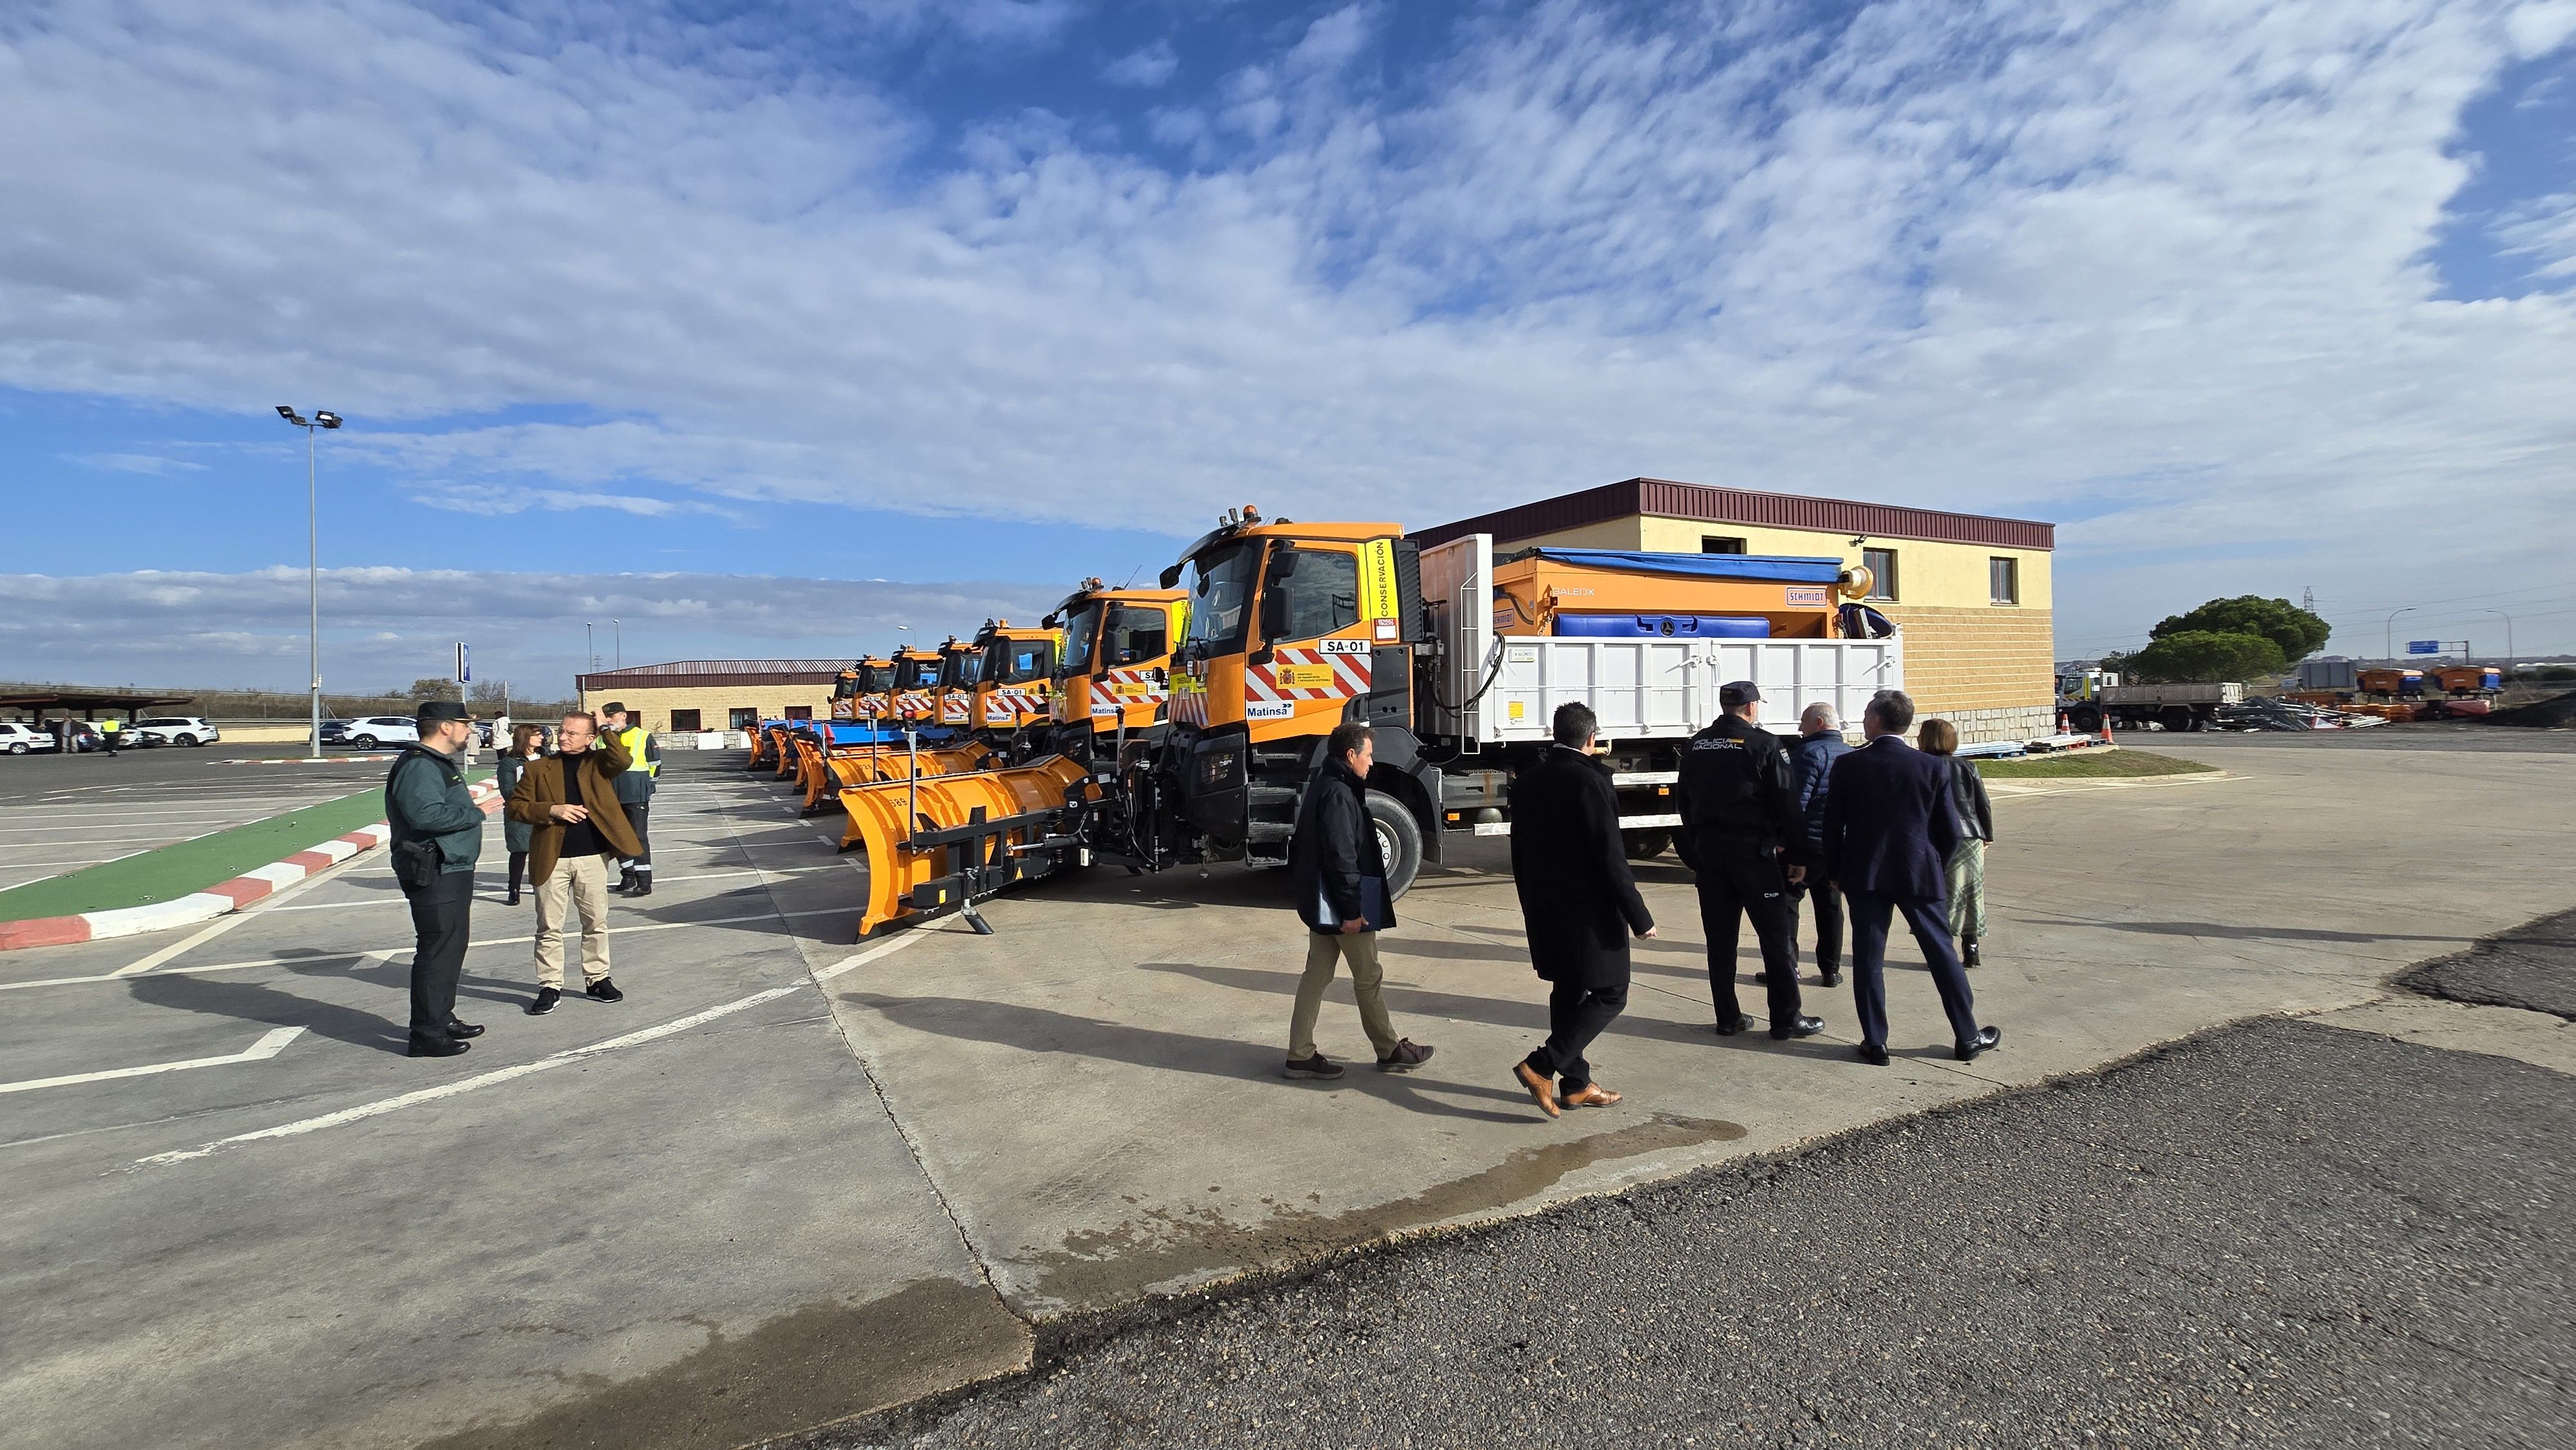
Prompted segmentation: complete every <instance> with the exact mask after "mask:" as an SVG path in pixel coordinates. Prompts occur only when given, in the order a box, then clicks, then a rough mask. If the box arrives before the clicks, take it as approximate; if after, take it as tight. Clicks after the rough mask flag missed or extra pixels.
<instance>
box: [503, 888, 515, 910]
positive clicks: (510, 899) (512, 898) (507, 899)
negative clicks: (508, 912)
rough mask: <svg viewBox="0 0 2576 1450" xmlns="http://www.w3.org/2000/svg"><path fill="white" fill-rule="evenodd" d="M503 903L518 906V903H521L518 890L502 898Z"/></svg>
mask: <svg viewBox="0 0 2576 1450" xmlns="http://www.w3.org/2000/svg"><path fill="white" fill-rule="evenodd" d="M501 904H502V905H503V906H516V905H518V904H519V893H517V892H515V891H513V892H511V893H510V894H509V895H508V896H506V897H504V898H502V901H501Z"/></svg>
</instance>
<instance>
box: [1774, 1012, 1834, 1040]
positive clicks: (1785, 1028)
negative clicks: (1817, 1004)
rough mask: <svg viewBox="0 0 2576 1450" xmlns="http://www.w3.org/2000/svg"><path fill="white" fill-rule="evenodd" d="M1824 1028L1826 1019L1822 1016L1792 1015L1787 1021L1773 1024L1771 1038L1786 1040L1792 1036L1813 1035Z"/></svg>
mask: <svg viewBox="0 0 2576 1450" xmlns="http://www.w3.org/2000/svg"><path fill="white" fill-rule="evenodd" d="M1824 1030H1825V1019H1824V1018H1822V1017H1792V1018H1790V1019H1789V1020H1788V1021H1786V1022H1774V1023H1772V1024H1771V1040H1772V1041H1774V1042H1786V1041H1788V1040H1789V1039H1790V1038H1792V1037H1813V1036H1815V1035H1816V1034H1817V1033H1819V1032H1822V1031H1824Z"/></svg>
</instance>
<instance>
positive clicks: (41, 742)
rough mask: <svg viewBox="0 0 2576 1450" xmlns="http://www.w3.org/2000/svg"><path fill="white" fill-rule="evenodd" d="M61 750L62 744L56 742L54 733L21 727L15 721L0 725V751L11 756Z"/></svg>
mask: <svg viewBox="0 0 2576 1450" xmlns="http://www.w3.org/2000/svg"><path fill="white" fill-rule="evenodd" d="M61 748H62V742H60V741H58V740H56V739H55V738H54V732H52V731H50V730H39V729H37V728H36V727H35V726H33V725H21V724H18V723H17V722H15V721H11V722H9V723H7V724H0V750H5V751H7V752H9V753H10V754H11V755H25V754H27V753H28V752H29V751H33V750H59V749H61Z"/></svg>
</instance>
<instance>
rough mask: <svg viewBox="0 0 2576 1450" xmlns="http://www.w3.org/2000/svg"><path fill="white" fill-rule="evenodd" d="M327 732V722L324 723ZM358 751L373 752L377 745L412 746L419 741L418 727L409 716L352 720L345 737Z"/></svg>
mask: <svg viewBox="0 0 2576 1450" xmlns="http://www.w3.org/2000/svg"><path fill="white" fill-rule="evenodd" d="M324 729H325V731H326V732H327V731H328V729H329V722H327V721H326V722H324ZM345 738H346V739H347V740H348V742H349V743H350V744H351V745H354V746H356V747H357V748H358V749H360V750H373V749H375V748H376V747H377V746H379V745H414V744H418V743H419V741H420V727H419V726H417V725H415V724H413V723H412V717H410V716H409V715H368V716H364V717H362V718H360V719H356V720H352V721H350V722H349V725H348V734H347V736H346V737H345Z"/></svg>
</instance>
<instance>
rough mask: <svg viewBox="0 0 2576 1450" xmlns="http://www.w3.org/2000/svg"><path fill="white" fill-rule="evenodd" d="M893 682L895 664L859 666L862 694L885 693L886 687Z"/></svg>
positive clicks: (860, 691)
mask: <svg viewBox="0 0 2576 1450" xmlns="http://www.w3.org/2000/svg"><path fill="white" fill-rule="evenodd" d="M893 683H894V668H893V666H891V665H861V666H859V693H860V694H862V695H881V694H884V693H885V691H886V688H887V687H888V686H890V685H892V684H893Z"/></svg>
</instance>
